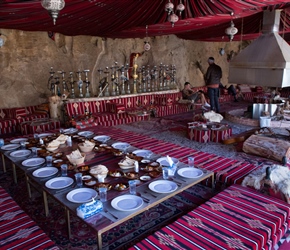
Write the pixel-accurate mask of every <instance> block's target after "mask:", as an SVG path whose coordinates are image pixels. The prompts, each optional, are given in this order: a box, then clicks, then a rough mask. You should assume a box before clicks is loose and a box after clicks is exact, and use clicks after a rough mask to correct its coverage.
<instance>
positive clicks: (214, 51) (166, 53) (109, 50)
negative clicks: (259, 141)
mask: <svg viewBox="0 0 290 250" xmlns="http://www.w3.org/2000/svg"><path fill="white" fill-rule="evenodd" d="M0 31H1V33H2V37H3V38H4V40H5V44H4V46H3V47H2V48H0V63H1V67H0V74H1V78H0V88H1V92H0V107H1V108H4V107H19V106H28V105H35V104H39V103H43V102H46V101H47V100H48V97H49V96H50V95H51V92H50V91H49V89H48V82H47V81H48V78H49V71H50V67H53V69H54V71H60V70H64V71H65V72H67V74H66V75H67V76H68V73H69V72H70V71H73V72H76V71H78V70H84V69H89V70H90V72H89V80H90V82H91V93H92V95H96V94H97V87H98V81H99V78H98V69H100V68H102V69H104V68H105V67H107V66H108V67H111V66H112V65H113V64H114V62H118V64H119V65H123V64H126V63H129V60H130V55H131V53H142V52H143V46H144V39H102V38H100V37H91V36H75V37H67V36H63V35H61V34H55V39H54V40H53V39H51V38H49V37H48V34H47V33H46V32H23V31H18V30H5V29H2V30H0ZM148 40H149V42H150V45H151V50H150V51H148V52H145V53H144V54H143V55H142V56H140V57H139V58H138V60H137V64H138V66H143V65H150V66H154V65H159V64H160V63H163V64H165V65H170V64H175V65H176V68H177V74H176V78H177V82H178V87H179V88H182V85H183V83H184V82H185V81H189V82H191V84H192V85H193V86H203V85H204V81H203V72H202V71H206V68H207V66H208V64H207V58H208V57H209V56H213V57H215V59H216V63H217V64H219V65H220V66H221V67H222V69H223V78H222V82H223V83H224V84H227V83H228V80H227V79H228V59H229V58H230V57H231V56H233V55H234V54H235V53H237V52H238V51H239V48H240V46H241V43H240V42H228V40H227V39H226V38H225V42H217V43H209V42H196V41H188V40H182V39H178V38H177V37H176V36H174V35H171V36H161V37H152V38H148ZM220 48H224V49H225V54H224V55H220V54H219V49H220ZM83 80H84V79H83Z"/></svg>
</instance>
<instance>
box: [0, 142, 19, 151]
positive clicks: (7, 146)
mask: <svg viewBox="0 0 290 250" xmlns="http://www.w3.org/2000/svg"><path fill="white" fill-rule="evenodd" d="M19 147H20V144H15V143H12V144H6V145H4V146H2V147H1V149H2V150H8V151H9V150H14V149H17V148H19Z"/></svg>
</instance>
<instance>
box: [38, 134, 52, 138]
mask: <svg viewBox="0 0 290 250" xmlns="http://www.w3.org/2000/svg"><path fill="white" fill-rule="evenodd" d="M52 135H53V133H43V134H39V135H38V137H39V138H42V137H47V136H52Z"/></svg>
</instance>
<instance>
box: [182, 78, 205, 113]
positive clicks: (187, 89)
mask: <svg viewBox="0 0 290 250" xmlns="http://www.w3.org/2000/svg"><path fill="white" fill-rule="evenodd" d="M181 92H182V98H183V99H185V100H191V101H192V103H194V102H196V101H198V100H201V104H202V108H203V109H206V107H210V105H209V104H208V103H207V101H206V99H205V96H204V93H203V91H201V90H199V91H196V92H194V91H193V90H192V89H191V86H190V83H189V82H185V83H184V88H183V90H182V91H181Z"/></svg>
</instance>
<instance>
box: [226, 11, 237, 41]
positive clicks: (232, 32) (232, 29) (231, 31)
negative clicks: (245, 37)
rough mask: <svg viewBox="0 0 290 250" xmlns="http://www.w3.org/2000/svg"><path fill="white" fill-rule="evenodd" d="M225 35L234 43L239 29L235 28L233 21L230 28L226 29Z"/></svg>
mask: <svg viewBox="0 0 290 250" xmlns="http://www.w3.org/2000/svg"><path fill="white" fill-rule="evenodd" d="M233 15H234V13H233V12H231V16H233ZM225 33H226V34H227V35H228V37H229V39H230V41H232V40H233V39H234V36H235V34H237V33H238V29H237V28H236V27H235V24H234V22H233V20H232V21H231V25H230V27H228V28H226V30H225Z"/></svg>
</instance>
